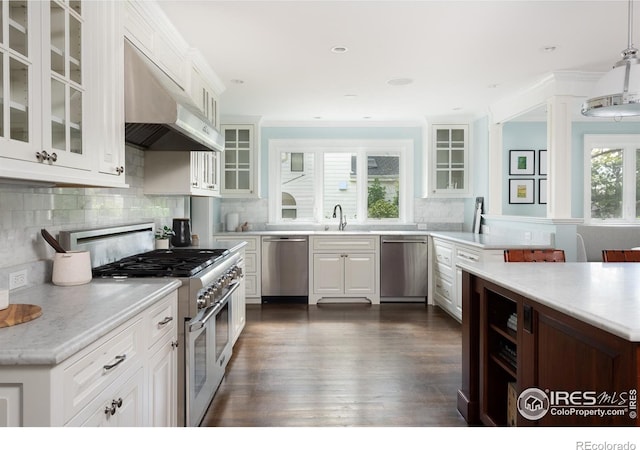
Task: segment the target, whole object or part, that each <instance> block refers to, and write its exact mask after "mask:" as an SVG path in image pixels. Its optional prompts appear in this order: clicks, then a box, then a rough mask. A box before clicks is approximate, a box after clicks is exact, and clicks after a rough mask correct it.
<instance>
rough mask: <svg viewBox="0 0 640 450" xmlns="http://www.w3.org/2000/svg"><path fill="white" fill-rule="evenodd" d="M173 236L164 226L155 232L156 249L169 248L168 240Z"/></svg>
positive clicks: (170, 230)
mask: <svg viewBox="0 0 640 450" xmlns="http://www.w3.org/2000/svg"><path fill="white" fill-rule="evenodd" d="M173 235H175V233H174V231H173V230H172V229H171V228H169V227H168V226H166V225H165V226H164V227H162V228H161V229H159V230H157V231H156V249H164V248H169V239H170V238H171V236H173Z"/></svg>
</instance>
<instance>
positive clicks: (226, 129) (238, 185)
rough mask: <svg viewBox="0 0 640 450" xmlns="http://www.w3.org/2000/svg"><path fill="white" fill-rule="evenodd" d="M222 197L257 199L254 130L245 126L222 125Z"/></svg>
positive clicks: (250, 126) (249, 125) (248, 125)
mask: <svg viewBox="0 0 640 450" xmlns="http://www.w3.org/2000/svg"><path fill="white" fill-rule="evenodd" d="M221 129H222V133H223V135H224V154H223V163H222V169H221V170H222V196H223V197H254V198H257V197H258V167H257V166H258V156H257V145H256V136H255V129H256V127H255V126H254V125H251V124H247V125H229V124H226V125H222V127H221Z"/></svg>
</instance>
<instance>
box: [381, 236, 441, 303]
mask: <svg viewBox="0 0 640 450" xmlns="http://www.w3.org/2000/svg"><path fill="white" fill-rule="evenodd" d="M428 247H429V246H428V239H427V236H407V235H393V236H380V301H381V302H392V301H403V302H425V301H426V298H427V283H428V278H429V272H428V270H427V269H428Z"/></svg>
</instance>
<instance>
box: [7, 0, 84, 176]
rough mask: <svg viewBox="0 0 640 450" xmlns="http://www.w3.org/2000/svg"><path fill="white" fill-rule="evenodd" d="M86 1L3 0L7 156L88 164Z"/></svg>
mask: <svg viewBox="0 0 640 450" xmlns="http://www.w3.org/2000/svg"><path fill="white" fill-rule="evenodd" d="M82 13H83V11H82V2H81V1H79V0H75V1H71V0H65V1H57V0H52V1H22V0H10V1H8V0H0V29H1V31H2V32H1V33H0V140H1V141H2V145H0V156H3V157H9V158H15V159H22V160H27V161H33V162H40V163H43V164H45V165H55V166H63V167H71V168H81V169H87V168H89V167H90V162H89V159H88V158H87V157H86V155H85V153H86V152H85V150H84V133H83V122H84V121H83V114H84V98H85V80H84V67H83V62H84V59H85V58H84V54H85V52H86V49H85V48H84V46H83V35H84V33H85V30H84V19H83V15H82Z"/></svg>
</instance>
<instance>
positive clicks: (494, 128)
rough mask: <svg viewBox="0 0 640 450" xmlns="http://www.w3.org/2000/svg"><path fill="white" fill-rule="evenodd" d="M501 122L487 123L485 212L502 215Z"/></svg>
mask: <svg viewBox="0 0 640 450" xmlns="http://www.w3.org/2000/svg"><path fill="white" fill-rule="evenodd" d="M502 159H503V151H502V124H501V123H493V122H492V121H491V122H490V123H489V198H488V199H487V209H486V213H487V214H491V215H502V180H503V178H504V176H503V174H502Z"/></svg>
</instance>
